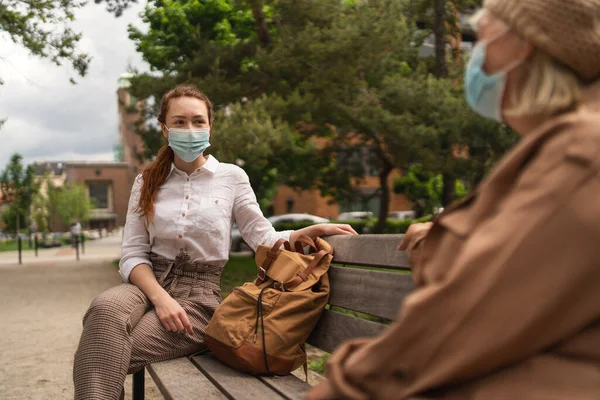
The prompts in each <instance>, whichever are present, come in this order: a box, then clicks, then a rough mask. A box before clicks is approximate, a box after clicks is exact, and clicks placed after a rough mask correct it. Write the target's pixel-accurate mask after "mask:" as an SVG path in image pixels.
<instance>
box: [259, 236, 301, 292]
mask: <svg viewBox="0 0 600 400" xmlns="http://www.w3.org/2000/svg"><path fill="white" fill-rule="evenodd" d="M281 245H283V246H284V248H285V249H286V250H288V251H291V250H292V246H291V245H290V242H288V241H287V240H285V239H279V240H278V241H277V242H276V243H275V244H274V245H273V247H272V248H271V250H267V258H266V259H265V262H264V263H263V265H262V267H258V277H257V279H258V280H259V281H260V282H261V283H262V282H264V281H265V280H267V271H268V270H269V268H270V267H271V265H272V264H273V261H275V259H276V258H277V256H278V254H279V248H280V247H281Z"/></svg>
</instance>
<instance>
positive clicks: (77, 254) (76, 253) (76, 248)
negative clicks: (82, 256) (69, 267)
mask: <svg viewBox="0 0 600 400" xmlns="http://www.w3.org/2000/svg"><path fill="white" fill-rule="evenodd" d="M75 255H76V257H77V261H79V236H77V235H75Z"/></svg>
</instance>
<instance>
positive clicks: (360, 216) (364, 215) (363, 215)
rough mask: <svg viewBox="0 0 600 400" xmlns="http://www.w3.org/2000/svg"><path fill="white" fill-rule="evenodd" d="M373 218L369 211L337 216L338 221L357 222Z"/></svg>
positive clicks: (345, 213)
mask: <svg viewBox="0 0 600 400" xmlns="http://www.w3.org/2000/svg"><path fill="white" fill-rule="evenodd" d="M370 218H373V213H372V212H371V211H351V212H344V213H341V214H340V215H338V217H337V220H338V221H359V220H365V219H370Z"/></svg>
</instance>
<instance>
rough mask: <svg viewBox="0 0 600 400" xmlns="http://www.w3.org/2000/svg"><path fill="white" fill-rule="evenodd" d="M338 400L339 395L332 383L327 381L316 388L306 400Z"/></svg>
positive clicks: (309, 393)
mask: <svg viewBox="0 0 600 400" xmlns="http://www.w3.org/2000/svg"><path fill="white" fill-rule="evenodd" d="M337 398H339V395H338V393H336V392H335V391H334V390H333V388H332V387H331V383H330V382H329V381H327V380H325V381H323V382H321V383H319V384H318V385H317V386H314V387H313V388H312V389H311V390H310V391H309V392H308V395H307V396H306V397H305V398H304V400H335V399H337Z"/></svg>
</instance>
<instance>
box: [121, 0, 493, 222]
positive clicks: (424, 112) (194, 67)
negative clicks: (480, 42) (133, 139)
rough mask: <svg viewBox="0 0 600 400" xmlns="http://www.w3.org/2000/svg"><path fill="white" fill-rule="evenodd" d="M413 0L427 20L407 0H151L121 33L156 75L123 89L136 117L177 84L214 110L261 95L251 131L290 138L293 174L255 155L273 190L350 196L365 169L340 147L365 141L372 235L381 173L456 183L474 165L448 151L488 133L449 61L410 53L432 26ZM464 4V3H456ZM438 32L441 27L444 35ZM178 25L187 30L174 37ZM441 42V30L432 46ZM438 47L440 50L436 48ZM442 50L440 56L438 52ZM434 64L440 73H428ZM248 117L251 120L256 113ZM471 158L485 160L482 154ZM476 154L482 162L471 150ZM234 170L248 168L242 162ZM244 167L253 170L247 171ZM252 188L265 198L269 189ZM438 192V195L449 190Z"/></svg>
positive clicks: (385, 178)
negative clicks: (371, 177)
mask: <svg viewBox="0 0 600 400" xmlns="http://www.w3.org/2000/svg"><path fill="white" fill-rule="evenodd" d="M436 1H437V0H436ZM415 3H419V4H417V5H419V6H423V7H424V10H425V11H424V14H423V15H424V18H426V19H427V20H428V21H431V22H427V23H426V25H425V26H424V27H421V28H417V22H418V21H419V19H422V18H421V16H420V15H417V14H418V13H414V15H413V14H412V13H411V9H410V5H411V2H402V1H394V0H370V1H345V2H340V1H338V0H320V1H317V0H280V1H276V2H275V1H273V2H270V1H269V2H267V1H265V2H252V1H245V2H240V1H236V2H233V1H226V0H206V1H203V2H201V3H199V4H196V3H194V4H192V3H188V2H186V1H183V0H176V1H173V2H170V3H168V4H167V3H150V4H149V5H148V7H147V8H146V11H145V12H144V18H145V20H146V21H147V22H148V24H149V29H148V30H147V31H146V33H142V32H141V31H140V30H135V29H133V28H132V29H131V30H130V32H131V34H130V36H131V37H132V39H133V40H134V41H135V42H136V45H137V47H138V50H139V51H141V52H142V55H143V57H144V58H145V59H146V60H148V61H149V62H150V64H151V67H152V68H153V69H154V73H152V74H142V75H139V76H137V77H136V78H134V79H133V82H132V87H131V90H132V93H133V94H134V95H135V96H136V97H138V98H149V99H150V100H151V101H148V102H147V109H146V115H145V116H144V120H148V119H151V118H153V117H155V116H156V114H157V109H156V108H157V105H158V100H159V99H160V97H161V96H162V94H163V93H164V92H165V91H166V90H168V89H169V88H171V87H172V86H174V85H175V84H177V83H180V82H192V83H195V84H197V85H198V86H199V87H200V88H202V89H203V90H204V91H205V92H206V93H207V94H208V95H209V97H211V98H212V99H213V101H214V102H215V104H216V105H217V107H218V108H220V109H221V110H226V109H231V107H230V106H231V105H232V104H238V105H239V104H244V102H245V101H246V102H247V104H256V103H255V102H256V101H257V100H259V99H261V100H260V101H262V102H263V104H264V106H265V107H266V108H265V110H266V111H267V114H261V113H258V114H256V115H257V116H259V117H260V118H265V121H266V123H272V129H271V128H269V129H268V130H265V129H256V128H255V127H253V128H252V130H253V131H254V132H257V133H260V134H261V135H263V134H264V135H265V138H266V142H268V141H269V140H271V139H272V138H274V137H279V138H285V137H288V136H287V135H288V133H286V131H287V130H290V131H292V132H293V133H294V134H295V139H294V143H295V145H294V146H291V147H287V148H286V151H291V152H290V153H288V154H289V155H286V157H285V161H288V163H287V164H289V165H292V167H291V169H292V170H293V171H299V170H302V171H303V173H302V174H298V173H282V171H283V168H284V167H285V165H282V163H281V161H280V160H278V159H276V157H269V156H268V155H267V154H266V152H265V153H257V154H261V157H265V158H261V160H264V161H265V163H266V164H264V166H263V167H262V168H260V169H257V171H256V175H257V176H256V177H253V176H251V181H252V182H253V185H256V186H257V188H258V189H259V190H261V191H262V189H260V187H259V186H260V185H265V180H266V181H268V182H270V183H269V185H271V186H272V185H274V184H275V183H277V182H278V183H283V184H290V185H292V186H297V187H305V188H306V187H317V188H319V189H321V191H322V193H323V194H324V195H328V196H329V195H330V196H333V197H334V198H336V199H337V200H343V199H344V198H347V197H348V196H351V195H352V190H351V188H352V185H351V183H355V182H356V181H360V180H361V179H363V178H364V177H365V174H366V169H365V168H363V165H362V164H361V163H362V162H363V160H361V159H359V158H357V157H346V158H344V157H341V155H343V154H344V153H347V152H360V151H362V150H363V149H365V148H366V149H369V152H370V154H371V155H372V156H370V157H371V158H370V167H371V169H373V168H375V169H376V170H377V175H378V176H379V182H380V188H379V189H378V194H379V197H380V215H379V217H380V218H379V222H378V225H377V226H376V229H375V231H376V232H377V231H382V230H383V228H384V226H385V225H384V224H385V217H386V215H387V212H388V207H389V197H390V192H391V190H392V188H391V187H390V185H389V177H390V174H391V172H392V171H393V170H394V169H395V168H399V169H401V170H402V169H406V168H408V166H409V165H411V164H412V163H415V162H419V163H421V164H422V165H423V166H424V167H426V169H427V172H428V173H431V174H432V175H437V174H440V173H441V174H443V175H444V176H445V177H446V178H447V177H452V188H451V189H452V190H454V186H453V185H454V182H455V181H456V178H457V177H461V178H462V177H463V175H467V174H471V175H473V173H474V172H473V171H474V170H475V169H476V168H475V167H474V164H473V162H471V161H470V160H469V157H466V158H460V157H456V154H457V151H456V150H457V148H461V147H462V148H465V147H466V148H469V145H470V144H472V143H474V142H476V141H477V140H475V139H476V138H479V139H482V140H483V141H484V142H485V140H486V135H488V133H489V132H487V130H493V131H494V132H492V135H490V137H492V136H494V137H496V132H498V128H496V127H492V126H491V125H486V124H481V123H479V122H477V123H471V122H470V121H471V120H472V119H474V118H475V119H479V117H477V116H475V114H474V113H472V112H470V111H469V110H468V107H466V104H465V101H464V95H463V92H462V86H461V79H460V78H459V77H458V75H457V74H456V71H457V70H459V69H460V68H458V67H457V66H456V65H455V63H449V64H448V65H446V64H442V63H440V64H439V65H438V67H437V68H436V65H433V66H432V65H429V60H422V59H420V58H419V47H420V41H422V40H423V39H424V38H425V37H427V35H428V34H429V33H431V32H432V30H433V21H435V18H434V17H435V13H434V5H436V4H437V5H438V8H439V5H440V4H442V3H434V2H433V0H429V1H423V2H417V1H416V0H415ZM443 3H444V6H445V7H448V3H447V2H443ZM463 3H464V4H466V3H467V1H461V2H459V6H460V7H463V6H464V5H463ZM257 4H262V14H263V15H264V18H262V19H260V21H258V19H257V18H258V17H257V16H256V12H255V11H256V5H257ZM253 6H254V7H253ZM413 6H414V4H413ZM198 7H203V10H205V11H206V10H212V11H211V12H212V14H211V13H208V11H206V12H200V11H198V10H199V8H198ZM215 10H216V11H215ZM213 11H214V12H213ZM438 11H440V10H439V9H438ZM419 13H420V11H419ZM209 14H210V15H209ZM440 15H441V16H442V17H443V18H440V17H439V16H438V22H439V21H441V20H442V19H444V21H445V23H448V21H451V22H452V21H456V20H457V18H456V17H457V14H456V13H455V12H454V11H452V12H449V11H447V10H444V11H443V12H442V13H440ZM225 20H227V23H225ZM265 24H266V31H267V32H268V36H269V38H268V40H261V38H260V37H259V36H260V34H258V33H257V32H259V31H260V29H256V27H257V26H262V27H263V28H264V25H265ZM455 25H456V23H455ZM443 28H444V35H445V32H447V31H449V32H451V33H452V32H454V30H453V29H454V28H452V29H451V28H448V30H446V27H445V26H444V27H443ZM181 30H183V31H184V32H185V33H186V34H185V35H184V34H179V33H181V32H182V31H181ZM438 30H439V29H438ZM262 31H263V32H264V31H265V29H262ZM223 32H225V34H224V33H223ZM441 32H442V31H441V30H439V32H438V33H439V34H440V35H442V33H441ZM444 35H442V36H444ZM442 43H446V38H445V37H444V40H443V41H440V45H439V46H438V47H440V46H441V44H442ZM441 47H442V48H441V49H440V54H441V50H443V51H445V46H441ZM442 58H443V60H444V62H445V60H446V58H447V57H446V56H444V57H442ZM442 67H445V68H446V69H447V72H446V71H443V69H444V68H442ZM436 69H438V70H439V71H438V72H439V73H438V75H441V77H440V76H438V77H436V76H431V75H430V74H431V73H434V72H436V71H435V70H436ZM156 72H160V73H162V76H161V75H159V74H157V73H156ZM446 76H448V77H446ZM240 107H242V108H241V109H239V110H237V111H236V112H237V113H238V114H239V115H243V113H245V112H251V111H252V110H253V107H255V106H252V105H250V106H249V107H250V108H246V106H245V105H244V106H240ZM261 107H262V106H261ZM252 112H254V111H252ZM223 115H224V114H222V113H219V114H218V116H219V119H217V122H216V125H215V133H216V135H215V140H218V135H219V134H222V135H223V136H224V137H226V136H227V133H226V130H229V129H232V130H233V132H237V133H236V134H240V131H243V129H244V127H243V124H239V123H238V122H235V123H234V124H233V125H231V124H230V123H224V124H223V126H221V121H224V120H223V119H222V116H223ZM243 121H244V120H243V119H242V122H243ZM256 123H258V125H260V120H256ZM249 126H252V124H250V125H249ZM221 128H225V129H226V130H225V129H224V130H221ZM466 129H473V130H472V131H468V130H466ZM146 132H147V133H149V134H150V135H146V134H145V133H144V132H142V137H143V138H145V139H144V141H145V143H146V144H150V146H148V147H149V148H154V150H153V151H152V153H153V154H155V148H156V146H157V145H158V144H160V135H159V134H157V133H158V131H157V130H156V131H154V132H153V131H152V130H151V129H147V130H146ZM274 132H277V134H276V135H275V134H274ZM233 137H235V136H233ZM270 138H271V139H270ZM258 140H259V141H260V140H261V137H259V139H258ZM316 143H318V146H316V147H312V148H311V147H310V145H311V144H316ZM499 143H500V141H499ZM309 148H311V150H310V152H311V153H310V158H307V150H306V149H309ZM243 149H244V148H243V147H240V148H239V149H238V148H237V147H235V146H233V147H229V148H228V151H230V152H231V154H230V155H229V156H228V157H230V158H231V159H234V158H235V159H237V158H239V157H233V154H235V153H236V152H238V151H242V150H243ZM496 151H498V152H499V151H500V148H499V147H498V146H496V148H495V151H494V152H493V154H494V155H496V154H499V153H496ZM481 154H483V155H482V157H484V158H485V157H489V155H490V154H492V152H490V151H487V152H482V153H481ZM148 156H149V154H148ZM290 160H292V161H293V163H292V162H291V161H290ZM477 162H478V163H479V164H481V162H482V160H479V157H478V161H477ZM284 164H285V163H284ZM256 165H263V164H261V163H260V162H258V163H257V164H256ZM244 168H246V169H247V170H249V164H246V166H245V167H244ZM265 171H266V172H267V173H266V174H265V173H264V172H265ZM250 174H252V175H254V174H255V172H252V171H250V170H249V175H250ZM264 187H266V186H264ZM257 188H255V190H256V189H257ZM446 188H450V185H446ZM262 193H265V196H268V193H269V191H268V190H265V191H262ZM444 197H445V202H446V201H447V199H448V198H449V197H450V196H448V195H445V196H444Z"/></svg>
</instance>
